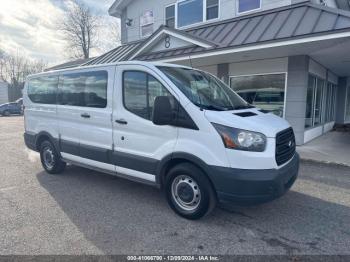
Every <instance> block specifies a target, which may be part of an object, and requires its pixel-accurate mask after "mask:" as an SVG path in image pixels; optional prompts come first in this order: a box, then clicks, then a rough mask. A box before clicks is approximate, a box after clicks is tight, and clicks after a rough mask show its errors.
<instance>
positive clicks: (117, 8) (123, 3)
mask: <svg viewBox="0 0 350 262" xmlns="http://www.w3.org/2000/svg"><path fill="white" fill-rule="evenodd" d="M131 1H132V0H115V1H114V3H113V4H112V6H111V7H110V8H109V9H108V13H109V15H110V16H114V17H117V18H120V17H121V15H122V11H123V9H124V8H125V7H127V6H128V5H129V4H130V3H131Z"/></svg>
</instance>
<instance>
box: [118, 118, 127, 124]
mask: <svg viewBox="0 0 350 262" xmlns="http://www.w3.org/2000/svg"><path fill="white" fill-rule="evenodd" d="M115 122H116V123H118V124H121V125H127V124H128V122H127V121H126V120H124V119H117V120H115Z"/></svg>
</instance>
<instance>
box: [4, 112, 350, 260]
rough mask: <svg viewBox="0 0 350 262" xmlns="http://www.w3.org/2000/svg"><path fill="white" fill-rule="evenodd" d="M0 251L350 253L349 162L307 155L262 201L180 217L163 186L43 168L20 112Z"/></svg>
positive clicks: (9, 140)
mask: <svg viewBox="0 0 350 262" xmlns="http://www.w3.org/2000/svg"><path fill="white" fill-rule="evenodd" d="M0 155H1V162H0V163H1V168H0V179H1V180H0V181H1V182H0V209H1V211H0V236H1V237H0V254H1V255H6V254H193V253H195V254H216V255H219V254H350V249H349V247H350V169H349V168H345V167H339V166H330V165H321V164H315V163H306V162H304V163H303V164H302V167H301V172H300V177H299V179H298V180H297V183H296V184H295V186H294V187H293V188H292V190H291V191H290V192H289V193H288V194H287V195H286V196H284V197H282V198H281V199H278V200H276V201H274V202H272V203H269V204H265V205H261V206H258V207H249V208H242V207H225V209H223V208H217V209H216V210H215V211H214V212H213V214H212V215H210V216H209V217H206V218H205V219H203V220H201V221H187V220H185V219H182V218H180V217H178V216H176V215H175V214H174V213H173V212H172V210H170V208H168V206H167V204H166V201H165V199H164V197H163V195H162V194H161V192H159V191H158V190H157V189H154V188H151V187H147V186H144V185H140V184H137V183H133V182H129V181H126V180H123V179H119V178H116V177H113V176H108V175H103V174H100V173H97V172H94V171H89V170H86V169H83V168H78V167H73V166H69V167H68V168H67V171H66V172H65V173H64V174H63V175H61V176H51V175H47V174H46V173H45V172H43V170H42V168H41V165H40V162H39V158H38V154H37V153H34V152H31V151H29V150H27V149H26V148H25V145H24V143H23V118H22V117H9V118H5V117H0Z"/></svg>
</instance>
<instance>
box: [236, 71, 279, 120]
mask: <svg viewBox="0 0 350 262" xmlns="http://www.w3.org/2000/svg"><path fill="white" fill-rule="evenodd" d="M230 86H231V88H232V89H233V90H234V91H236V92H237V94H239V95H240V96H241V97H242V98H243V99H244V100H246V101H247V102H248V103H250V104H252V105H255V106H256V107H258V108H261V109H264V110H266V111H268V112H271V113H274V114H275V115H278V116H280V117H283V114H284V96H285V87H286V74H285V73H282V74H268V75H249V76H237V77H231V80H230Z"/></svg>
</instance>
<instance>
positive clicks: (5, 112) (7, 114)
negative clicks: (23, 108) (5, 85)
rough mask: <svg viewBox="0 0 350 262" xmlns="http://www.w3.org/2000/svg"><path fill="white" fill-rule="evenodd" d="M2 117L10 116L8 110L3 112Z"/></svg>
mask: <svg viewBox="0 0 350 262" xmlns="http://www.w3.org/2000/svg"><path fill="white" fill-rule="evenodd" d="M2 115H3V116H10V115H11V114H10V111H8V110H5V111H4V112H3V113H2Z"/></svg>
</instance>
